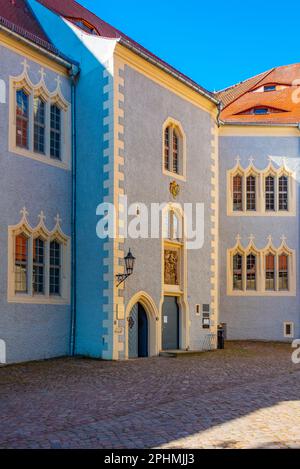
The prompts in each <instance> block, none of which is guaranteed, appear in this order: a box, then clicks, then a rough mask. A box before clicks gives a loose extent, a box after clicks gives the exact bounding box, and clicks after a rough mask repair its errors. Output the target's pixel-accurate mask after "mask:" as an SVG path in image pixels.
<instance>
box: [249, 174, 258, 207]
mask: <svg viewBox="0 0 300 469" xmlns="http://www.w3.org/2000/svg"><path fill="white" fill-rule="evenodd" d="M247 210H249V211H255V210H256V177H255V176H248V177H247Z"/></svg>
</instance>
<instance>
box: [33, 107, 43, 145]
mask: <svg viewBox="0 0 300 469" xmlns="http://www.w3.org/2000/svg"><path fill="white" fill-rule="evenodd" d="M34 151H36V152H38V153H44V152H45V103H44V101H42V100H41V99H40V98H34Z"/></svg>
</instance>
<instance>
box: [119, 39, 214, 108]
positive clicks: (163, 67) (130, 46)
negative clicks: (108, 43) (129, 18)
mask: <svg viewBox="0 0 300 469" xmlns="http://www.w3.org/2000/svg"><path fill="white" fill-rule="evenodd" d="M119 42H120V44H121V45H123V46H125V47H127V49H129V50H131V51H132V52H135V53H136V54H137V55H140V56H141V57H143V59H145V60H147V62H150V63H151V64H153V65H155V66H156V67H158V68H160V69H161V70H163V71H164V72H166V73H168V74H169V75H172V76H173V77H174V78H176V79H177V80H179V81H181V82H182V83H184V84H185V85H187V86H188V87H189V88H192V89H193V90H194V91H196V92H197V93H199V94H201V95H202V96H204V97H205V98H207V99H209V101H211V102H212V103H214V104H216V105H218V104H219V103H220V101H219V100H218V99H216V98H214V97H213V96H212V95H211V94H209V93H208V92H206V91H205V90H204V89H203V88H201V86H199V85H197V84H196V83H193V82H192V81H191V80H189V79H188V78H184V77H183V76H182V75H181V74H180V73H179V72H176V71H175V70H171V69H170V68H169V67H168V66H167V65H164V64H163V63H162V62H161V61H160V60H158V59H156V58H155V57H153V56H150V55H148V54H147V53H146V52H144V51H142V50H141V49H139V48H138V47H136V46H134V45H133V44H132V43H131V42H130V41H128V40H127V39H124V38H123V37H121V38H120V40H119Z"/></svg>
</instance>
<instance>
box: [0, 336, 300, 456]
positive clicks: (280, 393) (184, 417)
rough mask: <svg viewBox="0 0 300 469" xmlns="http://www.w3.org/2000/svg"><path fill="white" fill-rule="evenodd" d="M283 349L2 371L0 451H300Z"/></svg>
mask: <svg viewBox="0 0 300 469" xmlns="http://www.w3.org/2000/svg"><path fill="white" fill-rule="evenodd" d="M291 353H292V349H291V347H290V346H289V345H284V344H264V343H251V342H247V343H245V342H244V343H229V344H227V349H226V350H225V351H217V352H210V353H205V354H203V355H201V356H198V357H184V358H178V359H168V358H153V359H147V360H134V361H127V362H119V363H111V362H101V361H94V360H85V359H59V360H51V361H46V362H38V363H30V364H25V365H15V366H9V367H3V368H0V416H1V419H0V447H1V448H119V449H120V448H210V447H214V448H215V447H216V448H262V447H264V448H273V447H276V448H287V447H290V448H294V447H296V448H300V365H293V364H292V362H291Z"/></svg>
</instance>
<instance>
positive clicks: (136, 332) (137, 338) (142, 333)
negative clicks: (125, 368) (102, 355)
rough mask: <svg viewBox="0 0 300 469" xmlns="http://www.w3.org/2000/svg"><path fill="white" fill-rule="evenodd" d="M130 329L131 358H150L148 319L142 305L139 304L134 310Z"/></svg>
mask: <svg viewBox="0 0 300 469" xmlns="http://www.w3.org/2000/svg"><path fill="white" fill-rule="evenodd" d="M128 327H129V332H128V354H129V358H145V357H148V356H149V353H148V318H147V313H146V311H145V309H144V308H143V306H142V305H141V304H140V303H137V304H136V305H135V306H134V307H133V308H132V311H131V314H130V317H129V321H128Z"/></svg>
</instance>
